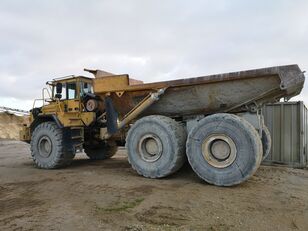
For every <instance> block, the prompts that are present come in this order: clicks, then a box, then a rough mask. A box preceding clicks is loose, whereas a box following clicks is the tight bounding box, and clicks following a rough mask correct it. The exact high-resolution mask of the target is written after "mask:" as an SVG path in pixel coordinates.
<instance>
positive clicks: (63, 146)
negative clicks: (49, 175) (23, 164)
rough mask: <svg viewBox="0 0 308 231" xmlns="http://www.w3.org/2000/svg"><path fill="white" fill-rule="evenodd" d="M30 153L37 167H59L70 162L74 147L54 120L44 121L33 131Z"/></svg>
mask: <svg viewBox="0 0 308 231" xmlns="http://www.w3.org/2000/svg"><path fill="white" fill-rule="evenodd" d="M31 155H32V158H33V161H34V162H35V164H36V165H37V166H38V167H39V168H45V169H52V168H60V167H63V166H66V165H68V164H70V163H71V161H72V159H73V158H74V156H75V148H74V145H73V144H72V141H71V139H70V136H69V134H68V133H67V131H66V130H64V129H61V128H59V127H58V126H57V124H56V123H54V122H44V123H41V124H39V125H38V126H37V127H36V128H35V130H34V131H33V134H32V138H31Z"/></svg>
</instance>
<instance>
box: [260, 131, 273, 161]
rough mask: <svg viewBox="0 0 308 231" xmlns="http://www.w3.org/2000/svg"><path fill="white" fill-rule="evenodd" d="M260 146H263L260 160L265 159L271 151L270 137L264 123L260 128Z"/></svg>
mask: <svg viewBox="0 0 308 231" xmlns="http://www.w3.org/2000/svg"><path fill="white" fill-rule="evenodd" d="M261 141H262V146H263V157H262V160H265V159H266V158H267V157H268V155H269V154H270V152H271V148H272V137H271V133H270V131H269V130H268V128H267V127H266V126H265V125H264V127H263V130H262V138H261Z"/></svg>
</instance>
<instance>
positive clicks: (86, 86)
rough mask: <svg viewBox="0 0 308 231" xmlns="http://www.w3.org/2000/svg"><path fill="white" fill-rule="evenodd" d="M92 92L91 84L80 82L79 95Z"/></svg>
mask: <svg viewBox="0 0 308 231" xmlns="http://www.w3.org/2000/svg"><path fill="white" fill-rule="evenodd" d="M92 92H93V87H92V84H90V83H86V82H81V91H80V94H81V95H83V94H86V93H92Z"/></svg>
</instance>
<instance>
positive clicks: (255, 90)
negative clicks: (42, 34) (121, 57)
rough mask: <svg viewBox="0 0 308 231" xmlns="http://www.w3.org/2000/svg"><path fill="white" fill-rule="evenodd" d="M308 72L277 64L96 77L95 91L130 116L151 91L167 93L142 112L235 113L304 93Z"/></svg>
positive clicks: (185, 113) (122, 113)
mask: <svg viewBox="0 0 308 231" xmlns="http://www.w3.org/2000/svg"><path fill="white" fill-rule="evenodd" d="M304 79H305V77H304V74H303V72H302V71H301V70H300V68H299V67H298V65H288V66H277V67H270V68H263V69H255V70H248V71H240V72H231V73H226V74H218V75H209V76H203V77H196V78H188V79H180V80H173V81H165V82H156V83H148V84H139V85H129V80H128V75H119V76H109V77H106V76H104V77H99V76H96V78H95V79H94V92H95V94H96V95H100V96H101V97H105V95H106V94H107V93H108V94H110V97H111V98H112V102H113V104H114V106H115V108H116V110H117V112H118V113H119V115H120V116H122V117H123V116H124V115H126V114H127V113H128V112H129V111H130V110H131V109H132V108H134V107H136V105H137V104H138V103H140V101H141V100H142V99H144V98H145V97H146V96H147V95H149V94H150V93H151V92H155V91H157V90H158V89H165V93H164V94H163V95H162V96H161V97H160V99H159V100H158V101H156V102H155V103H154V104H153V105H151V106H150V107H149V108H147V109H146V110H145V111H144V112H143V113H142V115H150V114H160V115H166V116H171V117H175V116H186V115H187V116H188V115H195V114H213V113H217V112H235V111H241V110H245V109H244V108H245V107H243V106H247V105H249V104H255V105H262V104H263V103H269V102H276V101H278V100H279V99H281V98H283V97H284V98H287V99H289V98H291V97H292V96H294V95H297V94H299V93H300V91H301V89H302V88H303V84H304Z"/></svg>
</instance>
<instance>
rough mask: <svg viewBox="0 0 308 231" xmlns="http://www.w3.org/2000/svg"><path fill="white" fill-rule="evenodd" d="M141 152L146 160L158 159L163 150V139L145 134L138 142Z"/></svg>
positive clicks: (153, 160)
mask: <svg viewBox="0 0 308 231" xmlns="http://www.w3.org/2000/svg"><path fill="white" fill-rule="evenodd" d="M138 149H139V154H140V156H141V158H142V159H143V160H144V161H146V162H155V161H157V160H158V159H159V158H160V157H161V155H162V151H163V145H162V142H161V140H160V139H159V138H158V137H157V136H155V135H152V134H150V135H145V136H143V137H142V138H141V139H140V141H139V144H138Z"/></svg>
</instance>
